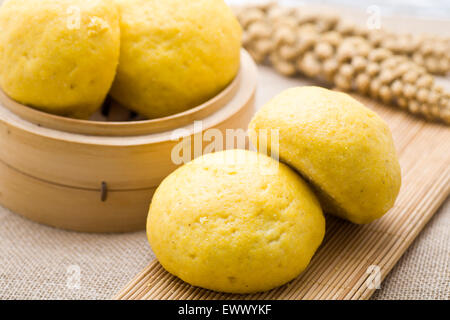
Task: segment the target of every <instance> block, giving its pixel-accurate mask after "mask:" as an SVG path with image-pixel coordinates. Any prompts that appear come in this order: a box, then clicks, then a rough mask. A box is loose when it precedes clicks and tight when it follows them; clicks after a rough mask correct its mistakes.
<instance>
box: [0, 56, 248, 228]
mask: <svg viewBox="0 0 450 320" xmlns="http://www.w3.org/2000/svg"><path fill="white" fill-rule="evenodd" d="M256 82H257V78H256V66H255V64H254V62H253V61H252V59H251V58H250V57H249V55H248V54H247V53H246V52H245V51H244V50H243V51H242V53H241V68H240V71H239V74H238V75H237V77H236V79H235V80H234V81H233V82H232V83H231V84H230V85H229V86H228V87H227V88H226V89H225V90H224V91H222V92H221V93H220V94H219V95H217V96H216V97H214V98H213V99H211V100H209V101H208V102H206V103H204V104H202V105H201V106H198V107H196V108H193V109H191V110H188V111H187V112H183V113H181V114H177V115H173V116H169V117H166V118H161V119H155V120H145V121H130V122H98V121H86V120H76V119H69V118H63V117H59V116H55V115H50V114H47V113H43V112H40V111H37V110H34V109H32V108H29V107H26V106H23V105H20V104H18V103H16V102H14V101H12V100H11V99H10V98H8V97H7V96H6V95H5V94H4V93H0V148H1V150H2V152H1V153H0V203H1V204H2V205H4V206H5V207H7V208H9V209H11V210H12V211H14V212H16V213H19V214H21V215H23V216H25V217H27V218H29V219H32V220H34V221H37V222H40V223H44V224H48V225H51V226H55V227H60V228H64V229H70V230H76V231H85V232H127V231H134V230H139V229H143V228H144V227H145V218H146V215H147V210H148V206H149V203H150V200H151V197H152V195H153V192H154V190H155V189H156V187H157V186H158V184H159V183H160V182H161V181H162V180H163V179H164V178H165V177H166V176H167V175H168V174H169V173H170V172H172V171H173V170H174V169H175V168H176V167H177V165H175V164H174V163H173V162H172V161H171V152H172V148H173V147H174V146H175V145H176V144H178V143H179V142H180V140H175V141H174V140H172V133H173V130H174V129H177V128H178V129H179V128H183V129H186V130H187V131H186V132H189V134H188V136H191V141H192V142H193V141H194V139H193V137H194V135H196V136H197V135H201V134H202V133H203V132H204V131H205V130H207V129H210V128H217V129H219V130H220V131H221V132H222V133H223V134H224V135H225V130H226V129H244V130H245V129H246V128H247V125H248V122H249V121H250V118H251V116H252V115H253V101H254V94H255V90H256ZM194 120H202V128H201V130H198V132H197V131H195V130H197V128H195V127H194V125H193V121H194ZM122 133H123V134H122ZM121 134H122V135H121ZM204 144H206V143H204ZM103 183H105V184H103ZM102 184H103V187H102ZM104 186H106V188H105V187H104ZM105 196H106V198H105ZM102 197H103V199H102Z"/></svg>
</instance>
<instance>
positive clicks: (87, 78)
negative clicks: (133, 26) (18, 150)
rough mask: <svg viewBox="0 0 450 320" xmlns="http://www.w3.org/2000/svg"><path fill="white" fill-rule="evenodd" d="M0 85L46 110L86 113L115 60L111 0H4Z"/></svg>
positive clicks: (100, 97)
mask: <svg viewBox="0 0 450 320" xmlns="http://www.w3.org/2000/svg"><path fill="white" fill-rule="evenodd" d="M0 29H1V32H0V86H1V87H2V89H3V90H4V91H5V93H6V94H7V95H8V96H10V97H11V98H12V99H14V100H16V101H18V102H20V103H23V104H26V105H29V106H31V107H34V108H36V109H40V110H42V111H45V112H49V113H54V114H58V115H63V116H69V117H75V118H88V117H89V116H90V115H91V114H92V113H93V112H94V111H96V110H97V109H98V108H99V107H100V106H101V105H102V103H103V101H104V99H105V97H106V95H107V93H108V91H109V89H110V87H111V84H112V82H113V79H114V76H115V73H116V68H117V64H118V62H119V46H120V30H119V13H118V10H117V7H116V5H115V3H114V1H113V0H99V1H88V0H69V1H65V0H39V1H34V0H9V1H5V2H4V3H3V5H2V7H1V9H0Z"/></svg>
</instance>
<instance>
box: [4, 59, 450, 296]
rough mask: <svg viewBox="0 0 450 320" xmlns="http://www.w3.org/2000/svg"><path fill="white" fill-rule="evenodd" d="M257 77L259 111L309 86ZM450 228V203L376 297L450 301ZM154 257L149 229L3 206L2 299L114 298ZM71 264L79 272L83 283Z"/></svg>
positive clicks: (269, 75)
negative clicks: (86, 223) (70, 225)
mask: <svg viewBox="0 0 450 320" xmlns="http://www.w3.org/2000/svg"><path fill="white" fill-rule="evenodd" d="M259 72H260V74H259V75H260V76H259V82H260V83H259V90H258V93H257V101H256V105H257V106H261V105H262V104H263V103H264V102H265V101H267V100H268V99H269V98H270V97H272V96H273V95H275V94H276V93H278V92H280V91H281V90H283V89H285V88H288V87H292V86H296V85H301V84H305V83H306V82H305V80H301V79H286V78H283V77H281V76H279V75H277V74H275V73H274V72H273V71H272V70H270V69H269V68H267V67H260V68H259ZM80 210H82V208H80ZM449 230H450V200H447V202H446V204H445V205H444V207H443V208H441V209H440V210H439V212H437V213H436V215H435V216H434V217H433V219H432V220H431V222H430V223H429V224H428V226H427V227H426V228H425V229H424V231H423V232H422V233H421V235H420V236H419V237H418V238H417V240H416V241H415V242H414V243H413V245H412V246H411V247H410V249H409V250H408V251H407V252H406V253H405V255H404V256H403V257H402V259H401V260H400V261H399V263H398V264H397V266H396V267H395V268H394V269H393V270H392V272H391V273H390V274H389V275H388V277H387V279H386V280H385V281H384V282H383V283H382V286H381V289H380V290H378V291H377V292H376V293H375V295H374V297H373V298H374V299H449V298H450V270H449V258H450V252H449V250H450V246H449V244H450V237H449ZM152 259H153V253H152V252H151V250H150V248H149V246H148V244H147V240H146V236H145V233H144V232H136V233H129V234H106V235H101V234H83V233H76V232H69V231H63V230H57V229H54V228H51V227H47V226H43V225H40V224H37V223H34V222H31V221H29V220H27V219H24V218H22V217H20V216H19V215H17V214H14V213H11V212H10V211H8V210H6V209H4V208H2V207H0V299H110V298H111V297H113V296H114V295H115V294H116V293H117V292H118V291H119V290H120V289H121V288H122V287H123V286H125V285H126V284H127V283H128V281H130V280H131V279H132V278H133V277H134V276H135V275H136V274H137V273H138V272H139V271H141V270H142V269H143V268H144V267H145V266H146V265H147V264H148V263H149V262H150V261H151V260H152ZM73 266H75V270H76V268H79V270H80V277H79V281H77V280H76V278H74V274H73V273H72V272H73V270H74V267H73ZM75 276H76V275H75ZM77 284H78V285H79V286H77Z"/></svg>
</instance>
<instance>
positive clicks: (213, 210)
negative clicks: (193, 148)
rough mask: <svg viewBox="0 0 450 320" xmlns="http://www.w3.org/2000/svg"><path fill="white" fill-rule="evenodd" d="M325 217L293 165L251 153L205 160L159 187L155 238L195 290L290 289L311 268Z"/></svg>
mask: <svg viewBox="0 0 450 320" xmlns="http://www.w3.org/2000/svg"><path fill="white" fill-rule="evenodd" d="M324 233H325V219H324V216H323V214H322V210H321V208H320V205H319V202H318V200H317V198H316V196H315V195H314V193H313V191H312V190H311V189H310V187H309V186H308V185H307V184H306V183H305V182H304V181H303V179H302V178H301V177H300V176H298V175H297V174H296V173H295V172H294V171H293V170H292V169H290V168H289V167H288V166H286V165H284V164H282V163H279V162H278V161H276V160H274V159H272V158H270V157H268V156H266V155H263V154H260V153H256V152H251V151H245V150H228V151H223V152H217V153H212V154H208V155H205V156H202V157H199V158H197V159H195V160H193V161H192V162H190V163H188V164H186V165H184V166H182V167H181V168H179V169H177V170H176V171H175V172H173V173H172V174H171V175H169V176H168V177H167V178H166V179H165V180H164V181H163V182H162V183H161V185H160V186H159V187H158V189H157V190H156V193H155V195H154V196H153V199H152V203H151V206H150V210H149V214H148V221H147V234H148V240H149V242H150V245H151V247H152V249H153V252H154V253H155V255H156V257H157V258H158V260H159V262H160V263H161V265H162V266H163V267H164V268H165V269H166V270H167V271H169V272H170V273H172V274H174V275H176V276H178V277H179V278H181V279H182V280H184V281H186V282H188V283H190V284H192V285H194V286H199V287H203V288H207V289H211V290H215V291H221V292H230V293H252V292H260V291H266V290H269V289H272V288H275V287H277V286H280V285H283V284H285V283H287V282H288V281H290V280H292V279H294V278H295V277H297V276H298V275H299V274H300V273H301V272H302V271H303V270H304V269H305V268H306V266H307V265H308V263H309V261H310V259H311V257H312V256H313V254H314V253H315V251H316V249H317V248H318V246H319V245H320V243H321V242H322V240H323V237H324Z"/></svg>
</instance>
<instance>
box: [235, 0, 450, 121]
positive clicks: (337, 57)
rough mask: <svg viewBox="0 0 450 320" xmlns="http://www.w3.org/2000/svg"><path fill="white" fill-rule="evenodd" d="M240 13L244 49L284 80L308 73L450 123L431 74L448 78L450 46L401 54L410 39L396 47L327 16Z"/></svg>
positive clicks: (448, 99) (444, 97)
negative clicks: (440, 74) (402, 47)
mask: <svg viewBox="0 0 450 320" xmlns="http://www.w3.org/2000/svg"><path fill="white" fill-rule="evenodd" d="M236 13H237V17H238V19H239V21H240V23H241V25H242V27H243V30H244V33H243V46H244V47H245V48H246V49H247V50H248V52H249V53H250V54H251V55H252V57H253V58H254V59H255V60H256V61H257V62H259V63H263V62H265V61H269V62H270V63H271V65H272V66H273V67H274V69H275V70H276V71H278V72H279V73H281V74H283V75H286V76H293V75H296V74H299V73H300V74H304V75H306V76H307V77H311V78H316V79H320V80H323V81H326V82H328V83H330V84H332V85H334V86H336V87H338V88H339V89H340V90H345V91H350V90H354V91H357V92H359V93H361V94H363V95H366V96H369V97H371V98H373V99H377V100H380V101H382V102H384V103H386V104H392V105H396V106H398V107H400V108H402V109H405V110H407V111H409V112H411V113H413V114H416V115H420V116H422V117H425V118H426V119H429V120H436V121H441V122H444V123H446V124H450V92H448V91H445V90H444V89H443V88H442V87H441V86H438V85H436V84H435V83H434V78H433V75H432V74H431V73H430V72H436V73H445V72H448V71H449V68H450V50H446V49H445V48H449V47H450V41H449V40H448V39H440V40H439V39H435V37H429V38H427V40H426V41H425V40H424V41H422V42H420V41H419V43H420V45H419V44H413V43H412V41H411V42H409V44H410V45H407V46H406V47H407V48H405V49H404V50H401V47H400V48H399V45H401V44H402V43H403V44H404V43H405V42H407V41H408V40H405V39H407V37H406V36H404V37H402V40H401V41H400V40H399V41H398V42H397V44H398V45H396V46H395V45H394V46H393V45H392V44H393V43H395V40H392V37H387V36H386V37H384V36H383V34H382V33H381V32H379V31H378V30H376V31H371V30H367V29H364V28H361V27H358V26H356V25H353V24H349V23H348V21H346V20H345V19H343V18H339V17H337V16H336V15H333V14H331V15H330V14H327V13H326V12H325V13H318V14H314V15H311V14H309V13H308V11H306V12H305V8H304V6H302V7H299V8H287V7H282V6H277V5H273V4H272V5H265V6H250V7H238V8H236ZM383 37H384V38H386V40H387V39H389V41H388V44H385V41H381V39H383ZM431 43H435V48H436V50H432V49H431V47H432V45H431ZM404 47H405V46H404ZM411 50H412V51H413V52H414V53H412V54H407V53H408V52H411ZM435 51H436V52H435ZM423 55H425V56H423ZM421 61H424V63H421ZM441 62H442V63H441ZM437 63H439V64H438V66H436V64H437ZM431 70H432V71H431Z"/></svg>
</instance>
